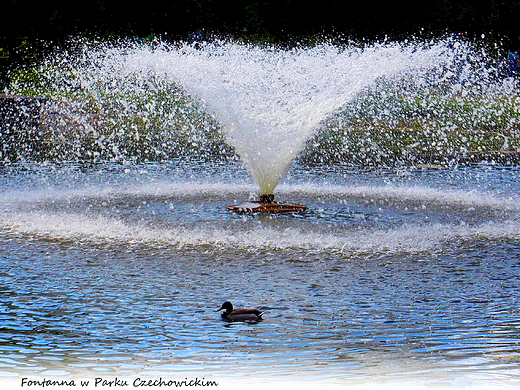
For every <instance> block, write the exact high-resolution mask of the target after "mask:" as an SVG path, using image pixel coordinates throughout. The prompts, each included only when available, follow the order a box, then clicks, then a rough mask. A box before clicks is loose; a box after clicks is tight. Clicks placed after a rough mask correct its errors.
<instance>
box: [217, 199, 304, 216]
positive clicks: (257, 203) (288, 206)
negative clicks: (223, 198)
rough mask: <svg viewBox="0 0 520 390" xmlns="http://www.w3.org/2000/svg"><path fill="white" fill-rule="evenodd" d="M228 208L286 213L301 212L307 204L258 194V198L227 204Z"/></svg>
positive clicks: (243, 211)
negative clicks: (277, 199)
mask: <svg viewBox="0 0 520 390" xmlns="http://www.w3.org/2000/svg"><path fill="white" fill-rule="evenodd" d="M227 209H228V210H231V211H234V212H235V213H239V214H246V213H249V214H250V213H286V212H303V211H305V210H306V209H307V206H305V205H303V204H299V203H283V202H279V201H276V200H274V195H273V194H260V198H259V199H258V200H250V201H247V202H242V203H240V204H236V205H231V206H227Z"/></svg>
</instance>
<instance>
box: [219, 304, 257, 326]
mask: <svg viewBox="0 0 520 390" xmlns="http://www.w3.org/2000/svg"><path fill="white" fill-rule="evenodd" d="M220 310H224V312H222V318H223V319H224V320H226V321H230V322H234V321H244V322H258V321H262V320H263V318H262V314H264V312H261V311H260V310H258V309H254V308H253V309H233V305H232V304H231V302H229V301H228V302H224V303H223V304H222V306H221V307H220V309H218V310H217V311H220Z"/></svg>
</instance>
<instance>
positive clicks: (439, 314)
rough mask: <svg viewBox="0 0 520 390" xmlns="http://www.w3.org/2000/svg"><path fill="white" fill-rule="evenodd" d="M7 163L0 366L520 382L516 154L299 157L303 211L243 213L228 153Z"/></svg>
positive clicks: (293, 196)
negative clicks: (118, 161) (376, 167)
mask: <svg viewBox="0 0 520 390" xmlns="http://www.w3.org/2000/svg"><path fill="white" fill-rule="evenodd" d="M9 169H10V170H9V172H7V171H5V172H4V173H2V175H1V176H0V180H1V182H2V184H5V185H4V186H3V188H5V190H4V191H2V193H1V194H0V198H1V200H2V206H1V207H0V214H1V221H0V263H1V264H0V290H1V292H2V300H1V302H0V318H1V322H0V377H4V378H11V377H14V378H16V377H21V376H28V375H40V376H53V377H67V376H68V375H78V376H81V375H83V376H85V375H87V376H89V375H90V376H93V375H95V376H99V375H108V374H117V375H127V376H131V375H149V376H154V375H156V376H159V375H170V376H171V375H173V374H179V375H181V376H182V377H183V378H184V376H187V375H191V374H194V375H195V374H203V375H204V376H205V377H206V378H209V377H211V378H214V379H222V380H224V379H226V378H233V377H236V375H237V373H240V374H239V375H240V376H241V377H244V378H249V379H251V380H252V381H254V380H258V378H273V379H274V378H276V379H280V378H287V379H291V378H292V379H294V380H300V379H301V378H306V379H308V380H321V381H326V382H331V383H343V384H345V383H350V384H355V383H366V382H383V383H385V382H388V383H422V384H425V383H430V384H441V385H442V384H452V385H457V386H465V385H472V384H473V385H476V384H484V385H485V384H489V385H497V386H498V385H511V386H514V385H518V383H519V382H520V370H519V369H518V363H519V361H520V353H519V352H518V351H519V344H520V319H519V313H520V301H519V296H520V295H519V285H520V245H519V244H518V239H519V238H520V222H519V220H518V212H519V210H520V203H518V194H517V193H516V189H517V188H518V178H517V176H518V175H517V172H515V171H514V170H505V169H487V168H485V167H475V168H471V169H467V170H462V169H461V170H459V171H457V170H454V171H434V170H428V171H416V172H408V173H407V174H396V173H389V172H367V173H364V174H363V175H359V174H357V173H355V172H354V173H352V174H347V175H345V176H344V175H343V174H338V175H334V174H331V173H329V174H328V175H327V180H328V181H329V182H328V183H324V182H320V176H319V175H315V176H314V175H311V174H309V173H308V172H307V173H305V175H304V174H302V175H301V177H300V176H299V173H298V170H295V172H296V173H294V174H293V176H292V177H291V178H290V179H289V180H288V181H287V182H286V183H285V184H283V185H281V186H280V188H279V194H278V196H279V198H284V199H287V200H290V201H298V202H302V203H305V204H307V205H308V206H309V211H308V212H306V213H304V214H295V215H278V216H266V215H256V216H248V215H246V216H243V215H235V214H231V213H229V212H227V211H226V210H225V206H226V205H227V204H230V203H233V202H234V201H236V200H238V201H240V200H243V199H246V198H248V197H249V196H250V194H252V193H253V194H254V192H255V191H254V187H253V186H251V185H249V184H247V178H246V177H242V176H240V174H237V175H235V172H234V171H233V170H232V169H230V170H228V171H225V172H223V173H219V175H220V176H218V177H212V176H211V173H206V174H207V175H208V177H203V176H204V175H202V176H201V177H202V179H201V180H198V181H195V180H193V179H190V177H188V176H186V175H184V174H183V173H182V172H181V173H179V170H176V169H177V168H173V167H172V168H171V169H172V171H168V169H167V168H165V167H164V166H162V167H153V166H147V167H144V166H143V167H131V168H128V167H126V168H124V169H123V168H120V169H118V168H114V167H112V168H110V169H108V168H102V169H97V168H96V169H94V168H93V169H85V170H84V171H81V170H78V169H76V168H73V167H62V168H59V173H57V172H56V171H52V172H50V173H49V174H47V173H45V172H42V171H37V170H36V168H34V169H31V170H21V169H16V168H9ZM38 169H43V168H41V167H39V168H38ZM111 169H113V170H111ZM44 170H45V169H44ZM208 171H211V170H208ZM215 171H219V172H221V170H220V168H219V169H217V170H215ZM172 173H175V174H172ZM230 177H233V178H234V180H233V181H231V180H230ZM309 183H313V184H309ZM224 300H231V301H232V302H234V303H235V304H236V305H237V306H238V305H258V306H261V307H263V308H264V310H266V311H267V313H266V315H265V321H263V322H262V323H259V324H256V325H250V324H240V323H237V324H228V323H224V322H222V321H220V319H219V314H218V313H216V312H215V310H216V309H217V308H218V307H220V305H221V303H222V302H223V301H224Z"/></svg>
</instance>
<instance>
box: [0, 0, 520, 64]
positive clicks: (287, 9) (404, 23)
mask: <svg viewBox="0 0 520 390" xmlns="http://www.w3.org/2000/svg"><path fill="white" fill-rule="evenodd" d="M0 15H1V16H2V17H1V18H0V19H1V22H0V49H2V50H1V51H0V57H3V67H4V68H6V66H7V67H8V66H12V65H13V64H16V63H19V62H21V61H22V62H23V61H27V60H28V57H30V56H29V55H28V53H27V51H28V50H27V48H25V49H24V47H23V45H22V44H21V41H23V42H24V44H25V45H26V47H27V46H31V47H33V48H34V47H35V45H36V47H37V49H36V50H34V51H35V52H36V53H41V52H42V51H43V47H44V46H37V45H38V43H40V42H46V43H47V44H46V46H45V47H49V45H50V46H51V47H52V46H53V45H56V44H60V43H63V42H65V41H66V40H67V39H68V38H70V37H71V36H78V35H79V36H86V37H91V38H96V39H102V40H112V39H117V38H121V37H125V38H129V37H130V38H132V37H136V38H138V37H141V38H143V37H150V36H156V37H159V36H160V37H161V38H162V39H166V40H186V39H188V40H189V39H204V37H205V36H208V35H209V34H217V35H221V36H227V37H233V38H235V39H243V40H248V41H253V42H270V43H277V44H287V43H290V44H291V43H298V42H305V41H306V40H312V39H313V37H316V36H318V35H319V36H334V37H343V38H345V39H365V40H374V39H383V38H384V37H388V38H390V39H403V38H406V37H409V36H411V35H417V34H423V35H440V34H446V33H447V32H453V31H464V32H467V33H468V34H470V35H471V34H481V33H488V34H489V33H491V34H494V35H495V36H497V37H501V38H502V39H505V37H518V36H519V35H520V23H519V18H520V0H488V1H485V2H484V1H474V0H429V1H426V2H422V1H417V0H415V1H412V0H393V1H380V2H377V1H363V0H356V1H352V0H343V1H341V0H276V1H275V0H265V1H257V0H169V1H160V0H156V1H143V0H134V1H128V0H126V1H123V0H81V1H70V0H46V1H42V0H37V1H35V0H3V2H2V5H0ZM32 54H33V56H34V52H33V53H32ZM0 66H1V65H0Z"/></svg>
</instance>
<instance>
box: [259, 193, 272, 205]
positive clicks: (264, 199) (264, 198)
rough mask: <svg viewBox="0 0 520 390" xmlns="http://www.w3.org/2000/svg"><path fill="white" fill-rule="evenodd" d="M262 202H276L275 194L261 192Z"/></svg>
mask: <svg viewBox="0 0 520 390" xmlns="http://www.w3.org/2000/svg"><path fill="white" fill-rule="evenodd" d="M260 203H274V195H273V194H260Z"/></svg>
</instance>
